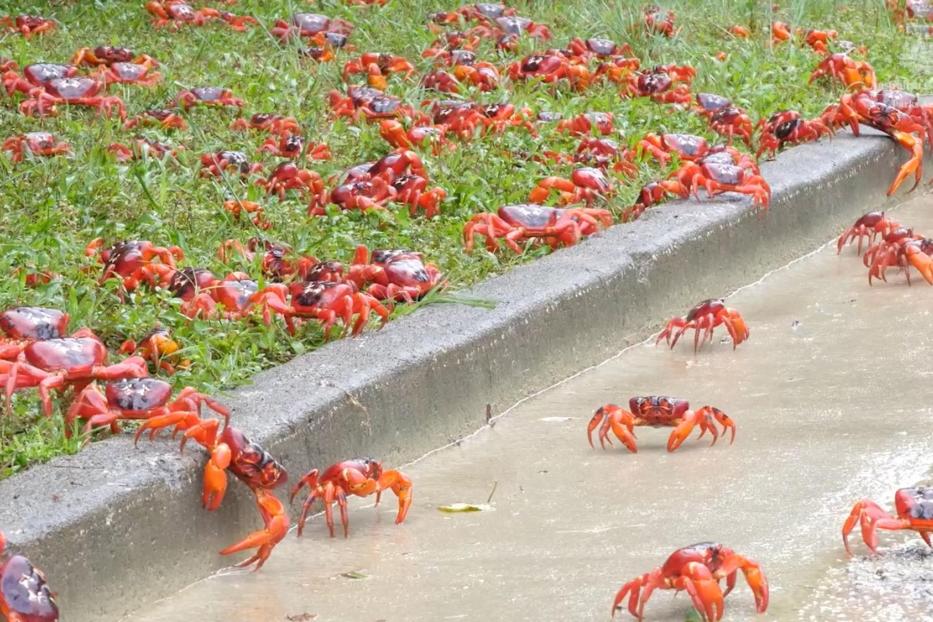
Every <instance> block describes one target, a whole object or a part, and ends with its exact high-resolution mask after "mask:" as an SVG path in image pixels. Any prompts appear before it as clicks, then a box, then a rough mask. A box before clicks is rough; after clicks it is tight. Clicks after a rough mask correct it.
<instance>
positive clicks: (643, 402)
mask: <svg viewBox="0 0 933 622" xmlns="http://www.w3.org/2000/svg"><path fill="white" fill-rule="evenodd" d="M628 407H629V409H628V410H625V409H624V408H622V407H621V406H617V405H615V404H606V405H605V406H600V407H599V408H598V409H597V410H596V413H595V414H594V415H593V418H592V419H590V423H589V425H587V427H586V437H587V439H588V440H589V442H590V447H593V431H594V430H596V428H597V427H598V428H599V445H600V446H601V447H602V448H603V449H605V448H606V443H609V444H610V445H611V444H612V442H611V441H610V440H609V432H610V431H612V433H613V434H615V435H616V438H618V439H619V441H621V443H622V444H623V445H625V447H626V449H628V450H629V451H630V452H632V453H633V454H634V453H638V445H637V444H636V442H635V426H650V427H653V428H658V427H672V428H674V430H673V431H672V432H671V435H670V437H668V439H667V450H668V451H671V452H672V451H676V450H677V448H678V447H680V446H681V445H682V444H683V442H684V441H685V440H687V439H688V438H690V434H691V433H692V432H693V429H694V428H695V427H697V426H699V428H700V436H699V437H698V438H703V435H704V434H706V433H707V432H709V433H710V435H711V436H712V437H713V442H712V443H710V445H711V446H712V445H715V444H716V441H717V440H719V434H720V432H719V430H717V429H716V423H717V422H718V423H719V425H721V426H722V435H723V436H725V434H726V431H727V430H728V431H730V432H731V434H732V436H731V439H730V441H729V443H730V444H731V443H732V442H734V441H735V424H734V423H733V422H732V419H730V418H729V416H728V415H727V414H726V413H724V412H722V411H721V410H719V409H718V408H716V407H715V406H703V407H702V408H698V409H697V410H695V411H693V410H690V403H689V402H687V401H686V400H678V399H673V398H670V397H664V396H658V395H650V396H647V397H633V398H631V399H630V400H629V402H628Z"/></svg>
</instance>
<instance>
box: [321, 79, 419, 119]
mask: <svg viewBox="0 0 933 622" xmlns="http://www.w3.org/2000/svg"><path fill="white" fill-rule="evenodd" d="M327 100H328V103H329V104H330V107H331V109H332V110H333V111H334V114H335V115H337V116H338V117H351V118H353V119H360V118H361V117H362V118H364V119H366V120H368V121H376V120H379V119H394V118H398V117H405V118H411V117H412V116H414V110H413V109H412V107H411V106H409V105H408V104H405V103H403V102H402V100H400V99H399V98H397V97H392V96H391V95H386V94H385V93H383V92H382V91H380V90H379V89H374V88H372V87H366V86H350V87H347V95H346V97H344V96H343V95H341V94H340V91H337V90H332V91H330V93H328V95H327Z"/></svg>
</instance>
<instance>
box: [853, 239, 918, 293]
mask: <svg viewBox="0 0 933 622" xmlns="http://www.w3.org/2000/svg"><path fill="white" fill-rule="evenodd" d="M862 261H863V262H864V264H865V266H866V267H868V284H869V285H871V280H872V278H877V279H881V280H882V281H885V282H887V280H888V279H887V278H886V276H885V273H886V272H887V269H888V268H898V269H901V270H903V271H904V274H905V275H906V276H907V284H908V285H910V267H911V266H913V267H914V268H916V269H917V271H918V272H919V273H920V275H921V276H922V277H923V278H924V279H925V280H926V282H927V283H929V284H930V285H933V238H923V237H921V236H918V235H915V234H914V232H913V231H912V230H911V229H905V228H903V227H899V228H897V229H894V230H892V231H891V232H890V233H888V234H887V235H885V236H884V239H883V240H882V241H881V242H878V243H877V244H873V245H871V246H869V247H868V250H866V251H865V256H864V257H863V258H862Z"/></svg>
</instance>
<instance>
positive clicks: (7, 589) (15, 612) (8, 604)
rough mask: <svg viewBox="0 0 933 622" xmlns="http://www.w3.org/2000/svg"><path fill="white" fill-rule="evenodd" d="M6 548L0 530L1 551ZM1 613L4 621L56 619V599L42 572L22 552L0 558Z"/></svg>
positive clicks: (54, 621) (1, 552)
mask: <svg viewBox="0 0 933 622" xmlns="http://www.w3.org/2000/svg"><path fill="white" fill-rule="evenodd" d="M5 549H6V537H4V535H3V533H2V532H0V555H3V552H4V550H5ZM0 615H2V616H3V617H4V619H5V620H7V622H58V615H59V614H58V603H56V602H55V593H54V592H52V590H51V588H49V585H48V580H47V579H46V578H45V574H44V573H43V572H42V571H41V570H39V569H38V568H36V567H35V566H33V565H32V563H31V562H30V561H29V560H28V559H26V558H25V557H23V556H22V555H11V556H10V557H9V558H8V559H7V560H6V561H3V560H2V558H0Z"/></svg>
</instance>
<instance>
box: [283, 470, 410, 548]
mask: <svg viewBox="0 0 933 622" xmlns="http://www.w3.org/2000/svg"><path fill="white" fill-rule="evenodd" d="M305 486H307V487H308V497H307V498H306V499H305V502H304V504H303V505H302V507H301V516H300V517H299V518H298V535H299V536H301V534H302V532H303V531H304V526H305V521H306V520H307V518H308V512H309V511H310V509H311V506H312V505H314V502H315V501H316V500H317V499H320V500H321V502H322V503H323V505H324V517H325V520H326V522H327V528H328V529H329V530H330V537H331V538H333V537H334V511H333V504H334V501H336V502H337V507H338V508H339V509H340V522H341V523H342V524H343V537H344V538H346V537H347V536H348V535H349V531H350V521H349V519H348V518H347V495H348V494H350V495H357V496H358V497H368V496H369V495H371V494H373V493H376V505H379V498H380V497H381V496H382V491H383V490H391V491H392V492H394V493H395V496H396V497H398V514H396V516H395V524H396V525H400V524H401V523H402V522H404V521H405V517H406V516H407V515H408V509H409V508H410V507H411V502H412V490H411V489H412V484H411V479H410V478H409V477H408V476H407V475H405V474H404V473H402V472H401V471H396V470H394V469H392V470H388V471H384V470H383V469H382V463H380V462H378V461H376V460H373V459H372V458H357V459H355V460H344V461H343V462H338V463H337V464H333V465H331V466H329V467H328V468H327V469H326V470H325V471H324V472H323V473H321V474H320V475H319V474H318V470H317V469H311V470H310V471H309V472H308V473H307V474H306V475H305V476H304V477H302V478H301V480H299V482H298V483H297V484H296V485H295V487H294V488H292V493H291V497H290V499H291V500H292V501H294V499H295V495H297V494H298V493H299V492H301V489H302V488H304V487H305Z"/></svg>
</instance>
